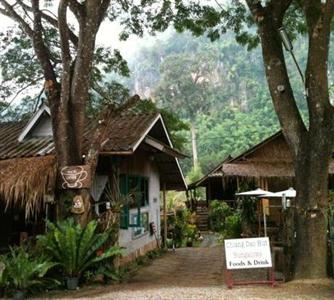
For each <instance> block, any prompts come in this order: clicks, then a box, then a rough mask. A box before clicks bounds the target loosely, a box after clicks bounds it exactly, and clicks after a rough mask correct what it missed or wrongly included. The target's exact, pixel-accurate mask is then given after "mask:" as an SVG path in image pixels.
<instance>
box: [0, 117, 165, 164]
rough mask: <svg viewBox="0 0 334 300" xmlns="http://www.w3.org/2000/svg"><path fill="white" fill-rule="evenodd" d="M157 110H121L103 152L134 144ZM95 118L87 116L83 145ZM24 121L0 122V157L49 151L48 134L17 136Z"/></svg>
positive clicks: (87, 143) (118, 149) (39, 154)
mask: <svg viewBox="0 0 334 300" xmlns="http://www.w3.org/2000/svg"><path fill="white" fill-rule="evenodd" d="M157 117H158V114H156V113H154V114H124V115H119V116H117V117H116V118H115V119H114V120H112V121H111V124H110V132H109V140H108V141H107V143H106V144H105V145H104V148H103V151H105V152H122V151H129V150H133V147H134V146H135V145H136V143H137V142H138V141H139V140H140V138H141V137H142V136H143V135H144V134H145V132H146V131H147V130H148V129H149V127H150V126H151V125H152V123H153V122H154V120H155V119H156V118H157ZM94 122H95V121H92V120H89V121H88V123H87V126H86V130H85V137H84V148H86V147H85V145H86V146H87V145H89V143H90V137H91V135H92V132H93V128H94V124H93V123H94ZM26 124H27V121H22V122H16V123H0V159H1V160H3V159H9V158H19V157H34V156H41V155H45V154H49V153H50V152H52V150H53V141H52V138H51V137H38V138H36V137H32V138H26V139H24V140H23V141H22V142H19V141H18V137H19V135H20V133H21V132H22V130H23V129H24V127H25V125H26Z"/></svg>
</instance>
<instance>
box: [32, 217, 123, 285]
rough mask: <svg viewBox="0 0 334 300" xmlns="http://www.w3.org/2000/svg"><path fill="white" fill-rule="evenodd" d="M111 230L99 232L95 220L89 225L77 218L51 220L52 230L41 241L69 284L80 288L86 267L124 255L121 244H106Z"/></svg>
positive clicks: (50, 228) (40, 237)
mask: <svg viewBox="0 0 334 300" xmlns="http://www.w3.org/2000/svg"><path fill="white" fill-rule="evenodd" d="M108 239H109V233H108V232H103V233H97V222H96V221H91V222H89V223H88V224H87V226H86V227H83V228H82V227H81V226H80V225H79V224H76V223H75V222H74V220H73V219H67V220H65V221H61V222H58V223H57V224H52V223H50V222H49V223H48V233H47V234H45V235H42V236H39V237H38V243H39V245H40V246H41V247H42V249H43V250H44V251H45V253H47V255H48V256H49V258H50V259H51V260H52V261H54V262H56V263H57V264H58V265H59V266H60V267H61V268H62V270H63V272H64V275H65V278H66V286H67V288H68V289H69V290H73V289H76V288H77V287H78V284H79V280H80V277H81V275H82V274H83V272H84V271H85V270H87V269H88V268H89V267H92V266H93V265H96V264H97V263H98V262H101V261H103V260H106V259H108V258H112V257H114V256H117V255H120V254H121V249H120V247H109V248H106V249H104V251H103V252H101V251H99V249H102V247H103V246H105V245H106V243H107V241H108Z"/></svg>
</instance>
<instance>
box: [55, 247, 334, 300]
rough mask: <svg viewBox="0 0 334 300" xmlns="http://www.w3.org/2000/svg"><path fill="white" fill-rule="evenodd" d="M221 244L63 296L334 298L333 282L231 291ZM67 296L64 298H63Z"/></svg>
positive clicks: (180, 251) (168, 255)
mask: <svg viewBox="0 0 334 300" xmlns="http://www.w3.org/2000/svg"><path fill="white" fill-rule="evenodd" d="M223 273H224V272H223V251H222V247H221V246H213V245H212V246H211V247H208V248H183V249H177V250H176V253H172V252H168V253H166V254H165V255H164V256H163V257H161V258H158V259H155V260H154V261H153V263H152V264H151V265H149V266H145V267H143V268H141V269H140V270H139V271H138V273H137V274H136V275H135V276H134V277H133V278H132V279H131V280H130V281H129V282H127V283H123V284H118V285H110V286H100V287H94V288H93V287H85V288H83V289H82V290H80V291H77V292H74V293H73V292H71V293H70V292H67V293H66V294H65V295H64V294H62V296H59V295H58V297H57V296H56V295H54V297H53V298H61V299H74V298H86V299H117V300H123V299H124V300H132V299H133V300H141V299H154V300H155V299H173V300H174V299H191V300H194V299H228V300H231V299H334V281H333V280H322V281H303V282H292V283H288V284H280V285H278V286H277V287H275V288H272V287H269V286H242V287H235V288H233V289H232V290H228V289H227V288H226V286H225V285H224V280H223ZM64 296H65V297H64Z"/></svg>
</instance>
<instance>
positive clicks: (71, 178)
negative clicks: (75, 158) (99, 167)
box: [60, 165, 91, 189]
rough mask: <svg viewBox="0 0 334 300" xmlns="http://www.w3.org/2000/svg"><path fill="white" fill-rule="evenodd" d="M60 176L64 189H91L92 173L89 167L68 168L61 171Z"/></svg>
mask: <svg viewBox="0 0 334 300" xmlns="http://www.w3.org/2000/svg"><path fill="white" fill-rule="evenodd" d="M60 174H61V187H62V188H63V189H82V188H90V185H91V172H90V167H89V166H86V165H82V166H66V167H63V168H62V169H61V170H60Z"/></svg>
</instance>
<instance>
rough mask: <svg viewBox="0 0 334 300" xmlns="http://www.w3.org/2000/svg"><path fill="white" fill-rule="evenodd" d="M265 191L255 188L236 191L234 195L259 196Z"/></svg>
mask: <svg viewBox="0 0 334 300" xmlns="http://www.w3.org/2000/svg"><path fill="white" fill-rule="evenodd" d="M265 193H267V191H265V190H263V189H260V188H257V189H256V190H252V191H247V192H242V193H236V194H235V195H236V196H260V195H263V194H265Z"/></svg>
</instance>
